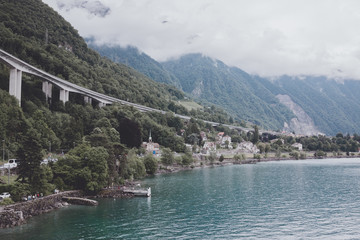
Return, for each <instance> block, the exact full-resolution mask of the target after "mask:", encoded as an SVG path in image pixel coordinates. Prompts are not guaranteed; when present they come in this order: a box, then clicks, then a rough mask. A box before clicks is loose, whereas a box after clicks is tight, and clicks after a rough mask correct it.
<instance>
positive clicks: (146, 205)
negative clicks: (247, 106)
mask: <svg viewBox="0 0 360 240" xmlns="http://www.w3.org/2000/svg"><path fill="white" fill-rule="evenodd" d="M143 186H150V187H151V188H152V194H153V196H152V197H151V198H133V199H103V200H100V202H99V206H97V207H86V206H69V207H66V208H63V209H60V210H56V211H53V212H51V213H47V214H44V215H42V216H38V217H34V218H32V219H30V220H29V221H28V224H26V225H23V226H20V227H16V228H13V229H3V230H0V239H4V240H5V239H9V240H10V239H36V240H41V239H46V240H48V239H360V159H327V160H305V161H282V162H268V163H260V164H255V165H233V166H224V167H215V168H204V169H195V170H191V171H185V172H179V173H175V174H167V175H161V176H156V177H153V178H148V179H146V180H145V181H144V182H143Z"/></svg>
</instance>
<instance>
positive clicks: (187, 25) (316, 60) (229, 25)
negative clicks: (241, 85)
mask: <svg viewBox="0 0 360 240" xmlns="http://www.w3.org/2000/svg"><path fill="white" fill-rule="evenodd" d="M43 2H45V3H47V4H48V5H50V6H51V7H52V8H54V9H55V10H56V11H57V12H59V13H60V14H61V15H62V16H63V17H64V18H65V19H66V20H67V21H69V22H70V23H71V24H72V25H73V26H74V27H75V28H76V29H77V30H78V31H79V33H80V34H81V35H82V36H83V37H90V36H93V37H95V38H96V39H97V40H98V41H99V42H101V43H111V44H119V45H121V46H127V45H132V46H136V47H137V48H139V49H140V50H141V51H143V52H145V53H146V54H148V55H150V56H151V57H152V58H154V59H156V60H158V61H165V60H167V59H170V58H176V57H179V56H181V55H183V54H186V53H203V54H204V55H207V56H210V57H212V58H216V59H219V60H221V61H223V62H225V63H226V64H228V65H230V66H237V67H239V68H241V69H243V70H245V71H247V72H248V73H251V74H258V75H261V76H278V75H283V74H288V75H326V76H328V77H337V78H355V79H360V1H357V0H353V1H350V0H221V1H220V0H98V1H93V0H88V1H85V0H43ZM81 6H82V7H81ZM84 7H86V8H87V9H86V8H84ZM99 8H103V10H104V11H102V12H101V11H100V12H98V11H95V9H99ZM107 8H109V9H110V11H108V12H106V10H107ZM102 14H106V15H105V16H101V15H102Z"/></svg>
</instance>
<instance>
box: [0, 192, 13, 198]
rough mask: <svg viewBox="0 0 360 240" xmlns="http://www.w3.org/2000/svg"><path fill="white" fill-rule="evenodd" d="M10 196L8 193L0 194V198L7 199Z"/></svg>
mask: <svg viewBox="0 0 360 240" xmlns="http://www.w3.org/2000/svg"><path fill="white" fill-rule="evenodd" d="M10 196H11V195H10V193H8V192H3V193H2V194H0V197H1V198H9V197H10Z"/></svg>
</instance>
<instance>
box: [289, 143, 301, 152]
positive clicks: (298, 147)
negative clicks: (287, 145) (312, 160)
mask: <svg viewBox="0 0 360 240" xmlns="http://www.w3.org/2000/svg"><path fill="white" fill-rule="evenodd" d="M291 146H292V147H293V148H295V149H297V150H299V151H302V150H303V145H302V144H301V143H294V144H292V145H291Z"/></svg>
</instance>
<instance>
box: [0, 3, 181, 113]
mask: <svg viewBox="0 0 360 240" xmlns="http://www.w3.org/2000/svg"><path fill="white" fill-rule="evenodd" d="M0 6H1V7H0V48H2V49H4V50H5V51H7V52H9V53H11V54H13V55H15V56H16V57H18V58H20V59H22V60H24V61H26V62H28V63H30V64H33V65H35V66H37V67H39V68H40V69H43V70H45V71H47V72H49V73H51V74H54V75H56V76H59V77H61V78H63V79H65V80H68V81H70V82H73V83H75V84H79V85H81V86H84V87H87V88H89V89H92V90H95V91H98V92H101V93H106V94H109V95H112V96H114V97H118V98H121V99H124V100H128V101H131V102H136V103H141V104H144V105H147V106H151V107H155V108H161V109H167V106H168V104H169V100H170V99H178V98H182V97H183V94H182V93H181V92H180V91H178V90H176V88H174V87H172V86H169V85H164V84H161V83H156V82H154V81H152V80H150V79H149V78H147V77H145V76H144V75H142V74H140V73H138V72H136V71H135V70H133V69H131V68H129V67H127V66H125V65H119V64H115V63H113V62H111V61H110V60H108V59H106V58H103V57H101V56H100V55H99V54H98V53H97V52H95V51H94V50H92V49H90V48H88V47H87V45H86V43H85V41H84V40H83V39H82V38H81V37H80V36H79V34H78V32H77V31H76V30H75V29H74V28H73V27H72V26H71V25H70V24H69V23H68V22H66V21H65V20H64V19H63V18H62V17H61V16H60V15H59V14H58V13H56V12H55V11H54V10H53V9H51V8H50V7H48V6H47V5H46V4H44V3H42V1H41V0H17V1H7V0H0ZM4 71H6V70H4ZM4 71H2V72H3V75H7V73H6V72H5V73H4ZM2 85H3V87H5V88H6V83H2ZM4 85H5V86H4Z"/></svg>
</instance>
